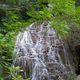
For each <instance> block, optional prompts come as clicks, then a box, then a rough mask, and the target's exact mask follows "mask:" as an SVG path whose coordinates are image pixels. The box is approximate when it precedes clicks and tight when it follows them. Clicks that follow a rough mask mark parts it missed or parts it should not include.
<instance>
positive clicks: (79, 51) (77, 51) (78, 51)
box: [75, 45, 80, 75]
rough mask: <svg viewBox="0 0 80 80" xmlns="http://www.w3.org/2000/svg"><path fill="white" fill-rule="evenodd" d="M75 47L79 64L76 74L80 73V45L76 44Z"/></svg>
mask: <svg viewBox="0 0 80 80" xmlns="http://www.w3.org/2000/svg"><path fill="white" fill-rule="evenodd" d="M75 49H76V56H77V64H78V67H77V70H76V74H77V75H80V45H78V46H76V47H75Z"/></svg>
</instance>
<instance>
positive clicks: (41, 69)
mask: <svg viewBox="0 0 80 80" xmlns="http://www.w3.org/2000/svg"><path fill="white" fill-rule="evenodd" d="M61 45H63V43H61V42H60V41H59V39H58V38H57V36H56V33H55V31H54V30H51V29H50V27H49V24H47V23H33V24H32V25H30V26H29V27H28V28H26V30H25V31H24V32H20V33H19V35H18V36H17V40H16V44H15V59H14V60H13V64H14V65H15V66H21V67H22V69H23V72H22V76H23V77H24V78H27V77H30V78H31V79H32V80H62V79H63V80H67V75H68V71H67V69H66V67H65V65H64V64H63V61H62V59H61V56H60V54H59V47H60V46H61ZM62 47H63V46H62ZM62 55H64V54H63V53H62Z"/></svg>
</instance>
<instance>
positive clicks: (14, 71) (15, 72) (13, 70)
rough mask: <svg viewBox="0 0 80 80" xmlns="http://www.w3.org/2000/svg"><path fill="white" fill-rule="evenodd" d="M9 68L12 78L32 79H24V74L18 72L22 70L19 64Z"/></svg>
mask: <svg viewBox="0 0 80 80" xmlns="http://www.w3.org/2000/svg"><path fill="white" fill-rule="evenodd" d="M9 70H10V77H11V80H30V78H28V79H23V78H22V76H21V75H19V74H18V73H19V72H20V71H21V69H20V67H19V66H17V67H14V66H12V67H10V68H9Z"/></svg>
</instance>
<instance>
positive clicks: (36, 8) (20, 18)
mask: <svg viewBox="0 0 80 80" xmlns="http://www.w3.org/2000/svg"><path fill="white" fill-rule="evenodd" d="M0 3H1V4H0V80H4V78H5V77H6V76H8V75H9V71H8V68H9V67H10V66H11V64H12V54H13V49H14V43H15V37H16V35H17V33H18V32H19V31H20V30H22V28H25V27H26V26H27V25H29V24H31V23H33V22H38V21H46V22H50V23H51V27H52V28H54V29H55V30H56V32H57V33H58V34H59V35H61V36H65V34H66V33H68V30H69V25H71V23H75V24H76V25H77V26H79V25H80V6H75V0H1V1H0ZM13 70H14V69H13ZM10 72H11V71H10ZM3 74H4V75H3ZM10 74H11V73H10ZM13 78H14V79H15V78H16V76H15V77H13ZM17 78H18V80H19V78H21V76H17ZM14 79H13V80H14ZM15 80H16V79H15Z"/></svg>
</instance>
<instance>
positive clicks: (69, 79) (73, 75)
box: [68, 72, 76, 80]
mask: <svg viewBox="0 0 80 80" xmlns="http://www.w3.org/2000/svg"><path fill="white" fill-rule="evenodd" d="M75 79H76V75H75V74H74V73H72V72H71V73H70V75H69V77H68V80H75Z"/></svg>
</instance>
